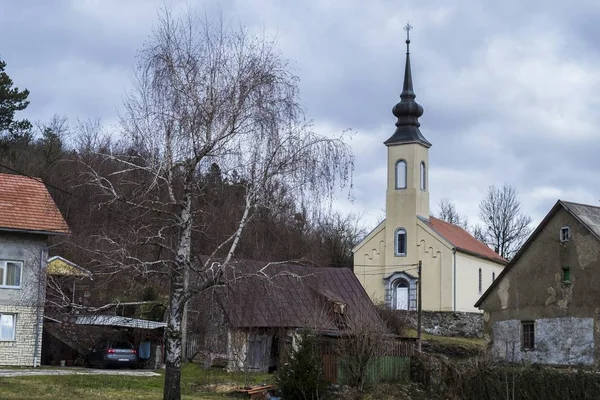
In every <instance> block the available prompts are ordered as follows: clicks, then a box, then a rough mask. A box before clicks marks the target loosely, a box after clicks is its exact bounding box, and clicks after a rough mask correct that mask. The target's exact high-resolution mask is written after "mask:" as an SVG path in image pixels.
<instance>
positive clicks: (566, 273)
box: [562, 265, 571, 283]
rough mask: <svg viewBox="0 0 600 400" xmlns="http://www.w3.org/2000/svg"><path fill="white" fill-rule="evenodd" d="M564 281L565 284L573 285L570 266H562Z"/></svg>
mask: <svg viewBox="0 0 600 400" xmlns="http://www.w3.org/2000/svg"><path fill="white" fill-rule="evenodd" d="M562 281H563V283H571V268H570V267H569V266H568V265H563V266H562Z"/></svg>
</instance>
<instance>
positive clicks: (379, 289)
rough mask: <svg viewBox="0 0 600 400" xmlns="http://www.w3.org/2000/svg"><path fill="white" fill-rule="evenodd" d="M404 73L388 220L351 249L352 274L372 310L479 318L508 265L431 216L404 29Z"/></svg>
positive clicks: (390, 161) (390, 158)
mask: <svg viewBox="0 0 600 400" xmlns="http://www.w3.org/2000/svg"><path fill="white" fill-rule="evenodd" d="M405 29H406V30H407V40H406V67H405V71H404V85H403V90H402V94H401V95H400V99H401V100H400V102H399V103H398V104H396V105H395V106H394V107H393V109H392V113H393V114H394V116H395V117H396V118H397V119H398V120H397V121H396V130H395V132H394V134H393V135H392V136H391V137H390V138H389V139H387V140H386V141H385V142H384V144H385V146H386V147H387V192H386V207H385V210H386V218H385V220H383V221H382V222H381V223H380V224H379V225H378V226H377V227H376V228H375V229H374V230H373V231H371V232H370V233H369V234H368V235H367V236H366V237H365V238H364V239H363V240H362V241H361V242H360V243H359V244H358V245H357V246H355V248H354V249H353V253H354V272H355V274H356V276H357V277H358V279H359V281H360V282H361V284H362V285H363V287H364V288H365V290H366V292H367V294H368V295H369V296H370V297H371V299H372V300H373V301H374V302H375V303H381V302H383V303H385V304H386V305H387V306H388V307H390V308H392V309H402V310H416V309H417V299H418V293H417V288H418V265H419V262H421V263H422V276H421V278H422V282H421V288H422V289H421V290H422V293H421V301H422V309H423V310H430V311H466V312H478V311H479V310H478V309H477V308H476V307H475V306H474V304H475V303H476V302H477V300H478V299H479V297H480V296H481V294H482V293H484V292H485V291H486V289H487V288H488V287H489V286H490V285H491V283H492V282H493V280H494V279H495V278H496V276H498V275H499V274H500V272H502V270H503V268H504V266H505V265H506V260H505V259H503V258H502V257H500V256H499V255H498V254H496V253H495V252H494V251H493V250H492V249H490V248H489V247H488V246H487V245H486V244H484V243H482V242H480V241H478V240H477V239H475V238H474V237H473V236H471V235H470V234H469V233H468V232H467V231H465V230H464V229H462V228H460V227H459V226H456V225H453V224H450V223H448V222H445V221H442V220H440V219H438V218H435V217H433V216H431V215H430V210H429V189H430V188H429V148H430V147H431V143H430V142H429V141H428V140H427V139H426V138H425V136H423V134H422V133H421V131H420V129H419V127H420V126H421V124H420V123H419V117H420V116H421V115H423V107H421V105H419V104H418V103H417V102H416V101H415V98H416V96H415V93H414V90H413V81H412V73H411V67H410V49H409V46H410V38H409V36H408V33H409V29H410V26H409V25H407V28H405Z"/></svg>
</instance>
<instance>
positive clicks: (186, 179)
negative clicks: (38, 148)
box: [85, 10, 353, 400]
mask: <svg viewBox="0 0 600 400" xmlns="http://www.w3.org/2000/svg"><path fill="white" fill-rule="evenodd" d="M297 83H298V78H297V77H296V76H294V75H293V74H292V73H291V72H290V65H289V62H288V61H287V60H286V59H285V58H283V57H282V56H281V55H280V54H279V52H278V50H277V48H276V46H275V43H273V42H271V41H269V40H266V39H265V38H264V37H256V36H253V35H250V34H249V33H248V32H247V31H246V30H244V29H242V28H235V27H232V26H229V25H227V24H226V23H225V22H224V21H223V19H222V18H210V17H205V18H198V17H197V16H196V15H195V14H193V13H192V12H188V13H187V14H186V15H184V16H182V17H175V16H173V15H172V14H171V12H170V11H169V10H163V11H162V12H161V13H160V16H159V21H158V23H157V25H156V27H155V29H154V31H153V32H152V35H151V36H150V38H149V39H148V41H147V42H146V44H145V45H144V47H143V49H142V50H141V51H140V53H139V58H138V64H137V66H136V80H135V89H134V90H133V91H132V93H130V94H129V95H128V97H127V99H126V102H125V106H126V112H125V114H124V115H123V117H122V121H121V127H122V131H121V132H120V136H121V137H122V145H121V146H120V150H119V151H115V150H113V151H104V152H102V153H100V154H98V157H101V158H102V160H104V161H103V164H101V166H100V167H98V166H94V165H91V164H88V165H87V172H86V175H85V177H86V180H87V182H88V183H89V184H90V185H93V186H94V187H96V188H98V189H99V190H100V192H101V193H102V196H101V198H100V200H99V202H100V203H101V204H102V205H110V206H114V207H115V208H119V209H120V210H122V212H123V213H124V214H126V215H127V216H128V220H127V223H122V225H121V226H120V228H119V229H120V230H119V232H118V233H117V232H106V233H100V234H98V235H97V237H96V246H97V247H96V248H95V249H94V251H93V252H94V253H95V255H94V257H95V258H96V262H98V263H104V264H105V265H107V266H108V268H107V273H109V272H110V273H114V274H120V273H130V274H131V273H141V274H160V275H161V276H163V277H164V279H165V282H168V283H169V286H170V298H169V305H168V321H167V328H166V334H165V340H166V374H165V387H164V399H168V400H171V399H180V397H181V395H180V377H181V361H182V357H181V356H182V348H181V344H182V319H183V318H182V316H183V313H184V308H185V304H186V302H187V301H188V300H189V299H190V298H191V297H192V296H194V295H195V294H197V293H199V292H202V291H203V290H206V289H208V288H210V287H213V286H214V285H220V284H223V277H224V276H226V274H224V272H223V271H224V269H226V268H227V267H228V265H229V264H230V261H231V260H232V257H234V255H235V251H236V247H237V246H238V244H239V242H240V240H241V239H242V233H243V231H244V228H245V227H246V226H247V224H248V223H249V221H250V220H251V219H252V216H253V213H254V212H255V211H256V210H257V209H259V208H261V207H272V208H276V207H278V201H277V198H276V197H275V198H274V197H273V196H266V194H267V193H270V192H271V191H273V190H275V189H276V188H277V187H281V186H285V187H286V188H288V189H289V190H292V191H293V192H294V193H295V194H296V198H297V200H298V201H309V200H312V201H316V202H319V200H321V199H324V198H327V197H329V198H330V197H331V195H332V193H333V191H334V190H336V189H337V187H339V185H340V184H342V185H343V184H344V183H345V182H348V181H349V179H350V177H351V172H352V166H353V157H352V154H351V152H350V149H349V146H348V145H347V144H346V143H345V142H344V138H343V137H342V136H340V137H336V138H330V137H323V136H320V135H318V134H317V133H314V132H312V131H311V130H310V125H309V124H308V123H306V121H305V120H304V115H303V112H302V109H301V108H300V106H299V100H298V86H297ZM213 163H217V164H218V165H219V167H220V168H221V170H222V171H223V173H225V174H227V173H235V174H236V175H237V176H239V177H240V178H241V179H240V180H239V181H240V182H242V185H243V187H244V196H245V197H244V199H245V206H244V209H243V212H242V213H241V215H240V216H239V221H238V224H237V227H236V228H235V229H233V230H232V232H231V233H230V235H229V236H228V237H226V238H225V239H224V241H223V242H222V243H221V244H220V245H218V246H217V247H216V248H210V249H209V248H194V246H193V240H192V237H193V235H197V234H201V233H202V232H207V231H209V230H210V226H203V225H202V224H201V223H200V222H198V221H200V220H201V218H202V214H203V212H204V211H205V210H202V209H197V208H194V205H195V204H197V203H196V202H195V198H197V197H198V196H201V195H202V194H203V193H205V192H204V191H203V189H204V188H203V187H201V184H200V182H201V181H200V180H199V179H198V176H199V175H201V174H202V173H204V172H206V171H208V169H209V168H210V166H211V164H213ZM267 199H268V200H267ZM201 254H205V255H210V257H208V258H207V259H206V261H204V262H200V261H199V257H198V256H199V255H201ZM216 257H219V259H218V261H217V259H216Z"/></svg>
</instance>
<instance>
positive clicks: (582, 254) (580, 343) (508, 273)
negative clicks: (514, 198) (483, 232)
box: [475, 200, 600, 365]
mask: <svg viewBox="0 0 600 400" xmlns="http://www.w3.org/2000/svg"><path fill="white" fill-rule="evenodd" d="M598 299H600V207H597V206H591V205H584V204H577V203H571V202H567V201H561V200H559V201H558V202H557V203H556V204H555V205H554V207H552V209H551V210H550V212H549V213H548V215H546V217H545V218H544V219H543V220H542V222H541V223H540V225H539V226H538V227H537V229H535V231H534V232H533V233H532V235H531V236H530V237H529V239H528V240H527V242H526V243H525V244H524V246H523V247H522V248H521V250H520V251H519V252H518V253H517V254H516V256H515V257H514V258H513V259H512V260H511V262H510V263H509V264H508V265H507V266H506V268H505V269H504V271H503V272H502V273H501V274H500V275H499V276H498V278H497V279H496V280H495V281H494V283H492V285H491V286H490V288H489V289H488V290H487V291H486V292H485V293H484V294H483V296H482V297H481V298H480V299H479V301H477V303H476V304H475V306H476V307H479V308H480V309H481V310H483V311H484V318H483V319H484V332H485V333H486V334H488V335H489V336H490V338H491V347H490V350H491V353H492V356H493V358H494V359H496V360H502V361H508V362H521V361H525V362H535V363H543V364H558V365H574V364H586V365H592V364H594V365H598V364H599V362H600V307H599V305H598Z"/></svg>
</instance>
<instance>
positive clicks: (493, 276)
mask: <svg viewBox="0 0 600 400" xmlns="http://www.w3.org/2000/svg"><path fill="white" fill-rule="evenodd" d="M495 280H496V273H495V272H492V282H494V281H495Z"/></svg>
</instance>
